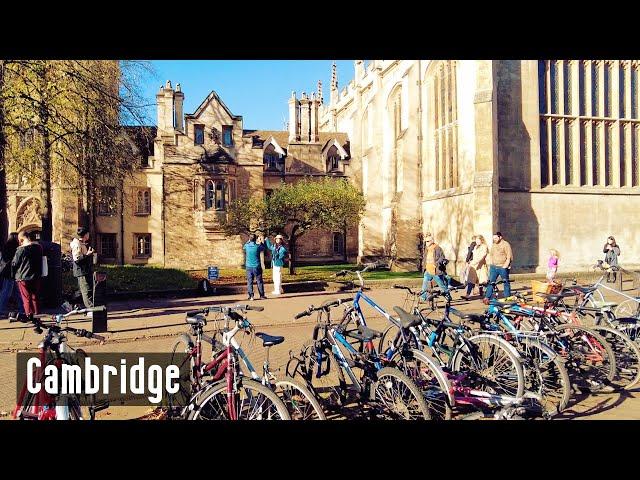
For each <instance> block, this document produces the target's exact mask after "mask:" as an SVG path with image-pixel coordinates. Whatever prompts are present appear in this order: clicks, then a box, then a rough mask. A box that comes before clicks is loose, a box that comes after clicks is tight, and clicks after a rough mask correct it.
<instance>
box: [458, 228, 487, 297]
mask: <svg viewBox="0 0 640 480" xmlns="http://www.w3.org/2000/svg"><path fill="white" fill-rule="evenodd" d="M488 253H489V249H488V247H487V242H486V241H485V239H484V237H483V236H482V235H476V236H475V246H474V247H473V251H472V252H471V260H469V272H468V275H467V294H466V296H463V297H462V298H464V299H465V300H469V295H470V294H471V292H472V291H473V290H474V288H475V286H476V285H477V286H478V294H479V295H480V296H482V289H483V288H482V287H483V285H485V284H486V283H487V280H488V278H489V269H488V268H487V255H488Z"/></svg>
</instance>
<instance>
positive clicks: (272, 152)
mask: <svg viewBox="0 0 640 480" xmlns="http://www.w3.org/2000/svg"><path fill="white" fill-rule="evenodd" d="M262 159H263V161H264V164H265V167H266V169H267V171H270V172H281V171H282V169H283V161H282V155H280V153H278V152H277V150H276V147H274V145H273V144H269V145H268V146H267V148H265V149H264V154H263V157H262Z"/></svg>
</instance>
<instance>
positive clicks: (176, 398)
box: [167, 333, 196, 418]
mask: <svg viewBox="0 0 640 480" xmlns="http://www.w3.org/2000/svg"><path fill="white" fill-rule="evenodd" d="M193 347H194V344H193V340H192V339H191V336H190V335H189V334H187V333H183V334H181V335H180V336H179V337H178V339H177V340H176V343H174V345H173V348H172V349H171V363H170V365H176V366H177V367H178V368H179V370H180V376H179V378H178V386H179V389H178V391H177V392H176V393H168V392H167V407H168V410H169V412H168V413H169V415H168V417H169V418H172V417H177V416H180V414H181V412H182V411H183V409H184V407H185V406H186V405H188V404H189V401H190V400H191V397H192V395H193V393H194V392H193V386H194V385H195V382H196V379H195V377H194V368H195V359H194V358H193V356H192V355H191V353H190V352H191V350H192V349H193Z"/></svg>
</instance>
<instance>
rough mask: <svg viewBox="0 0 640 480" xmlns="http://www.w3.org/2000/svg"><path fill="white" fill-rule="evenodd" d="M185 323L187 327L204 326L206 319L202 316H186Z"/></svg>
mask: <svg viewBox="0 0 640 480" xmlns="http://www.w3.org/2000/svg"><path fill="white" fill-rule="evenodd" d="M187 323H188V324H189V325H206V324H207V319H206V318H205V316H204V315H201V314H199V315H195V316H193V317H190V316H187Z"/></svg>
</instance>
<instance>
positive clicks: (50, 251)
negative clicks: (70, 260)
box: [38, 240, 62, 308]
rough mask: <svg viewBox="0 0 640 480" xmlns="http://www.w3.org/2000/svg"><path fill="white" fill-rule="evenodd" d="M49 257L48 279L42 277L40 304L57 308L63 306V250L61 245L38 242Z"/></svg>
mask: <svg viewBox="0 0 640 480" xmlns="http://www.w3.org/2000/svg"><path fill="white" fill-rule="evenodd" d="M38 243H39V244H40V245H41V246H42V251H43V253H44V255H45V256H46V257H47V268H48V270H49V272H48V275H47V276H46V277H42V286H41V287H40V303H41V305H43V306H44V307H46V308H57V307H59V306H60V305H61V304H62V249H61V248H60V244H58V243H53V242H45V241H43V240H40V241H39V242H38Z"/></svg>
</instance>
